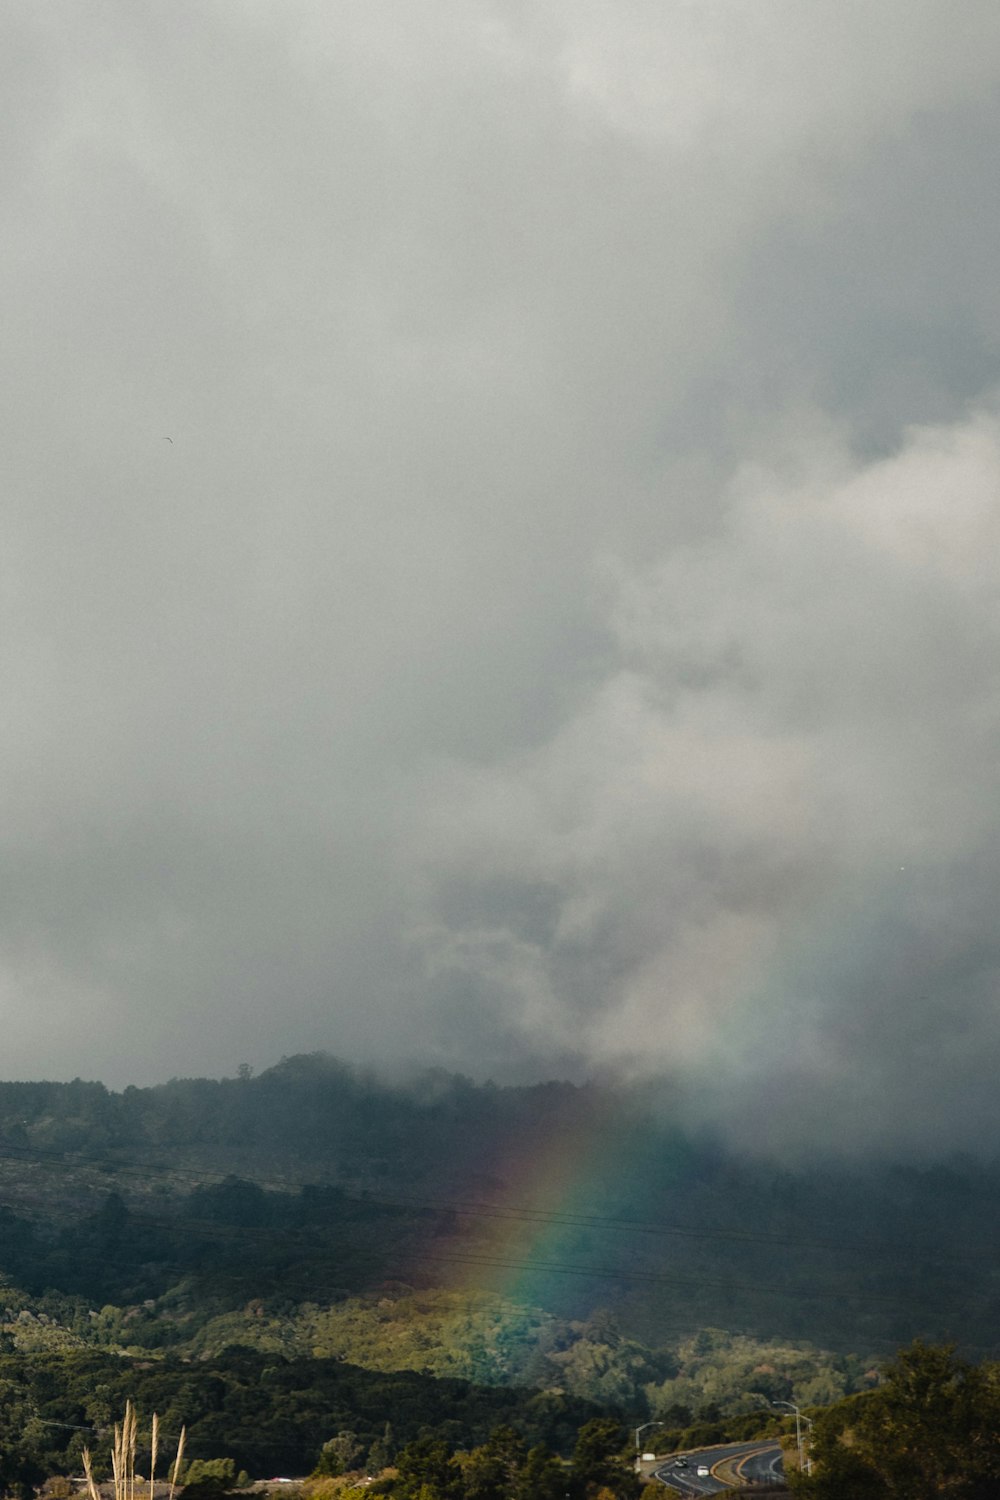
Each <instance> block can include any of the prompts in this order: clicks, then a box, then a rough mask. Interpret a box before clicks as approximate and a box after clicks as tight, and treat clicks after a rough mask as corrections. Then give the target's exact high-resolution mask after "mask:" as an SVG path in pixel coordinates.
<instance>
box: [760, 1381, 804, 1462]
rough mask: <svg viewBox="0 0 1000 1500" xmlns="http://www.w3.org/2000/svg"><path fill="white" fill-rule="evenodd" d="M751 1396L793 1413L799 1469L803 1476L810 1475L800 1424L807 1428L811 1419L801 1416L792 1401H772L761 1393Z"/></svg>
mask: <svg viewBox="0 0 1000 1500" xmlns="http://www.w3.org/2000/svg"><path fill="white" fill-rule="evenodd" d="M750 1395H751V1396H759V1397H760V1399H761V1401H766V1402H767V1404H768V1406H787V1407H788V1410H789V1411H793V1412H794V1413H795V1446H796V1448H797V1449H798V1450H799V1468H800V1469H801V1470H802V1472H803V1474H811V1473H812V1459H811V1458H809V1457H808V1456H807V1454H806V1452H805V1449H804V1448H803V1446H802V1423H803V1422H805V1424H806V1426H807V1427H811V1426H812V1418H811V1417H807V1416H805V1415H803V1413H802V1412H801V1411H800V1410H799V1408H798V1407H797V1406H796V1405H795V1402H794V1401H773V1400H772V1399H771V1397H770V1396H765V1395H764V1392H763V1391H751V1392H750Z"/></svg>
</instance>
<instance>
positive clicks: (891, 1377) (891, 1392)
mask: <svg viewBox="0 0 1000 1500" xmlns="http://www.w3.org/2000/svg"><path fill="white" fill-rule="evenodd" d="M811 1454H812V1460H813V1467H814V1473H813V1474H812V1476H810V1477H806V1476H804V1475H803V1476H801V1477H800V1478H798V1480H797V1482H796V1488H797V1490H798V1491H799V1493H801V1494H803V1495H810V1496H815V1497H816V1500H932V1497H937V1496H941V1495H948V1496H951V1497H953V1500H994V1497H995V1496H996V1495H998V1494H1000V1365H997V1364H982V1365H978V1366H977V1365H971V1364H968V1363H966V1362H965V1361H963V1360H960V1359H957V1358H956V1357H955V1354H954V1351H953V1350H951V1349H942V1348H933V1347H929V1346H927V1345H925V1344H920V1343H917V1344H914V1345H913V1346H912V1347H911V1348H909V1349H906V1350H904V1351H903V1352H902V1353H901V1354H900V1355H899V1356H898V1357H897V1358H896V1359H895V1360H894V1361H893V1362H892V1363H891V1364H889V1365H888V1366H887V1368H886V1370H885V1377H884V1381H883V1383H882V1385H881V1386H880V1387H879V1389H878V1390H877V1391H873V1392H871V1393H870V1394H868V1395H861V1396H855V1397H853V1398H851V1399H849V1400H846V1401H841V1402H838V1403H837V1404H836V1405H834V1406H832V1407H830V1408H829V1409H828V1410H827V1411H824V1412H819V1413H818V1414H817V1415H816V1419H815V1425H814V1428H813V1433H812V1443H811Z"/></svg>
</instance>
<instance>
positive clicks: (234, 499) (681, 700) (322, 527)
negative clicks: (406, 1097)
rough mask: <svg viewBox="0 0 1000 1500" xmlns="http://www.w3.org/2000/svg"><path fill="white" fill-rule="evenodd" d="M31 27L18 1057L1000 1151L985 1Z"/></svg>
mask: <svg viewBox="0 0 1000 1500" xmlns="http://www.w3.org/2000/svg"><path fill="white" fill-rule="evenodd" d="M0 42H2V45H0V83H2V87H0V114H2V116H3V120H4V123H5V125H6V127H7V128H6V129H4V130H3V131H2V132H0V141H2V145H0V204H2V208H3V217H4V224H5V226H6V227H5V234H4V237H3V244H2V246H0V317H2V320H3V326H4V330H5V334H4V342H3V348H2V350H0V385H2V390H3V400H4V404H5V408H6V413H7V421H6V423H5V430H6V436H5V441H4V444H3V452H2V454H0V495H2V499H0V527H2V551H0V698H2V702H3V705H4V711H3V714H2V715H0V826H2V829H3V836H2V840H0V882H2V886H3V891H4V899H3V902H2V903H0V1005H2V1007H3V1020H4V1030H3V1035H4V1054H3V1069H2V1071H3V1072H4V1073H5V1075H7V1076H9V1077H11V1078H18V1079H31V1078H38V1077H55V1078H61V1079H70V1078H73V1077H75V1076H84V1077H92V1078H100V1079H103V1080H104V1081H105V1082H106V1083H107V1084H108V1085H110V1086H112V1087H115V1088H119V1089H121V1088H124V1087H125V1086H126V1085H127V1084H152V1083H159V1082H162V1081H163V1080H165V1079H167V1078H169V1077H171V1076H175V1075H177V1076H186V1075H192V1074H201V1073H206V1072H207V1073H211V1074H213V1075H232V1074H233V1073H234V1072H235V1070H236V1068H237V1065H238V1064H239V1063H241V1062H244V1061H245V1062H247V1063H248V1064H250V1065H252V1066H254V1067H256V1068H258V1069H259V1068H261V1067H263V1066H266V1065H267V1064H268V1063H270V1062H271V1061H272V1060H273V1058H274V1057H277V1056H280V1055H281V1054H294V1053H299V1052H311V1051H314V1050H317V1049H330V1050H332V1051H335V1052H337V1053H338V1054H341V1055H346V1056H350V1057H352V1058H356V1059H359V1060H360V1061H361V1062H362V1063H366V1064H367V1063H370V1064H374V1065H377V1066H378V1067H380V1068H383V1069H389V1070H393V1069H395V1070H401V1069H403V1068H405V1067H407V1066H409V1065H410V1064H411V1063H414V1064H415V1065H417V1066H420V1067H423V1066H427V1065H440V1066H443V1067H445V1068H446V1069H457V1070H460V1071H462V1072H465V1073H467V1074H469V1075H470V1076H472V1077H474V1078H476V1079H478V1080H485V1079H486V1078H489V1077H492V1078H495V1079H497V1080H500V1081H538V1080H544V1079H547V1078H551V1077H553V1076H557V1077H569V1078H572V1079H575V1080H577V1081H580V1080H582V1079H585V1078H587V1077H591V1076H615V1077H623V1078H626V1079H641V1080H647V1081H648V1080H658V1081H661V1083H660V1088H661V1091H662V1093H663V1095H664V1097H665V1098H668V1099H669V1110H670V1112H671V1115H672V1117H674V1116H675V1117H676V1118H677V1119H678V1120H679V1121H680V1123H681V1124H682V1125H683V1126H684V1128H685V1129H695V1130H697V1129H701V1128H703V1127H705V1128H709V1129H711V1130H720V1131H722V1132H723V1133H724V1134H725V1136H726V1138H727V1139H728V1140H730V1141H731V1142H736V1143H745V1142H750V1143H752V1145H753V1147H754V1149H758V1148H759V1149H760V1150H761V1151H762V1152H765V1153H766V1152H773V1153H776V1154H778V1155H780V1156H781V1157H782V1158H784V1159H786V1160H791V1159H796V1158H797V1159H803V1158H808V1157H809V1156H810V1155H811V1154H813V1153H816V1152H819V1153H822V1154H828V1153H830V1152H833V1153H835V1154H837V1153H839V1154H847V1155H858V1154H865V1153H869V1152H872V1151H874V1152H875V1153H876V1154H885V1153H899V1154H901V1155H904V1156H908V1157H913V1156H918V1157H931V1156H938V1155H940V1154H941V1153H947V1152H948V1151H950V1150H953V1149H967V1150H975V1151H985V1152H986V1153H987V1154H991V1153H995V1152H996V1151H997V1150H998V1149H1000V1113H998V1111H997V1109H996V1104H995V1079H996V1075H997V1069H998V1063H1000V1007H998V1006H997V1003H996V995H997V983H998V975H1000V947H998V937H997V923H996V904H997V891H998V888H1000V854H998V850H1000V837H998V833H1000V829H998V818H1000V811H998V810H1000V685H998V677H997V669H996V662H997V659H998V658H997V650H998V646H1000V506H998V500H997V497H998V495H1000V397H998V389H1000V298H998V295H997V279H996V274H995V259H996V244H997V239H998V231H1000V222H998V216H1000V193H998V191H997V188H998V185H1000V184H998V181H997V175H998V171H1000V167H998V158H997V152H996V150H995V145H994V143H995V140H996V138H997V133H998V129H1000V11H998V9H997V7H996V5H995V4H994V3H992V0H967V3H965V4H964V5H963V6H962V8H961V18H960V20H958V19H956V14H955V8H954V7H953V6H952V5H949V4H946V3H945V0H882V3H881V4H880V5H879V6H877V7H875V8H867V9H865V10H864V11H862V10H859V9H858V8H855V7H850V6H845V5H843V4H842V3H840V0H811V3H810V4H809V5H808V6H803V5H801V4H799V3H796V0H764V3H759V0H753V3H751V0H710V3H705V4H701V5H698V6H682V7H677V6H673V7H664V6H662V5H660V4H658V3H655V0H616V3H614V4H612V3H610V0H594V3H591V4H587V5H579V4H575V5H571V4H567V3H565V0H537V3H534V4H532V5H530V6H525V5H524V4H522V3H520V0H425V3H424V4H423V5H421V6H420V7H414V6H412V5H411V4H408V3H406V0H386V3H384V4H379V5H375V6H373V5H372V4H371V0H345V3H342V4H339V5H337V6H330V5H327V4H324V3H321V0H274V3H269V4H267V5H257V4H250V5H244V6H233V5H231V4H229V3H226V0H179V3H177V4H173V5H171V6H169V7H168V6H162V5H161V6H158V5H153V6H139V7H137V6H135V5H134V4H132V3H131V0H98V3H95V4H91V5H88V6H86V7H72V6H64V7H59V8H51V7H45V6H39V5H37V4H36V3H34V0H11V3H9V4H7V5H6V6H5V7H4V9H3V14H2V17H0Z"/></svg>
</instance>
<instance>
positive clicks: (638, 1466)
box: [635, 1422, 667, 1474]
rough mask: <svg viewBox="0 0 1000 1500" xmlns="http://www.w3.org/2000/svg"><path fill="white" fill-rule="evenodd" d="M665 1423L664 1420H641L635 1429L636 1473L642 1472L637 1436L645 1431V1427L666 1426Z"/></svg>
mask: <svg viewBox="0 0 1000 1500" xmlns="http://www.w3.org/2000/svg"><path fill="white" fill-rule="evenodd" d="M666 1425H667V1424H666V1422H643V1424H642V1426H641V1427H637V1428H636V1429H635V1472H636V1473H637V1474H639V1473H641V1472H642V1460H641V1459H640V1457H639V1453H640V1452H641V1449H640V1447H639V1438H640V1437H641V1436H642V1434H643V1433H644V1432H645V1431H646V1428H647V1427H666Z"/></svg>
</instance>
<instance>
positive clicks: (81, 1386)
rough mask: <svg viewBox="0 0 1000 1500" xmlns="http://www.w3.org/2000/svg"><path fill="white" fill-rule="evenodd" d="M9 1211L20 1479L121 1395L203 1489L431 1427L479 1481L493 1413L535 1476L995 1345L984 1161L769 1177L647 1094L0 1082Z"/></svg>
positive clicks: (3, 1216) (826, 1398) (5, 1287)
mask: <svg viewBox="0 0 1000 1500" xmlns="http://www.w3.org/2000/svg"><path fill="white" fill-rule="evenodd" d="M581 1143H583V1144H582V1145H581ZM538 1160H542V1161H545V1162H548V1163H550V1164H553V1163H554V1164H555V1167H553V1168H551V1169H549V1170H547V1171H546V1173H544V1174H542V1179H541V1180H544V1184H545V1185H544V1188H543V1187H536V1188H531V1187H530V1186H528V1185H527V1184H528V1183H529V1182H531V1181H533V1180H534V1179H533V1178H532V1177H531V1176H530V1174H528V1173H526V1167H531V1165H532V1164H533V1163H535V1162H536V1161H538ZM562 1164H565V1165H562ZM584 1169H585V1170H584ZM581 1174H582V1175H583V1176H585V1186H586V1198H585V1201H584V1200H583V1199H582V1197H580V1196H579V1194H578V1196H577V1197H576V1198H575V1199H574V1200H573V1201H574V1207H573V1209H572V1210H569V1209H567V1207H566V1204H567V1201H568V1199H567V1198H566V1197H565V1196H564V1195H565V1193H566V1190H567V1189H569V1188H570V1187H579V1185H580V1180H581ZM554 1192H556V1193H557V1194H559V1195H560V1196H557V1197H556V1198H553V1193H554ZM0 1200H2V1201H0V1278H2V1284H0V1424H2V1425H0V1431H6V1432H16V1433H18V1434H19V1435H18V1438H17V1440H16V1442H15V1441H13V1440H11V1446H10V1447H9V1448H8V1449H7V1450H3V1448H2V1445H0V1483H3V1484H6V1485H7V1486H8V1487H9V1486H11V1485H13V1486H17V1485H24V1484H27V1483H29V1482H30V1477H31V1476H32V1475H37V1474H38V1473H39V1472H41V1471H43V1470H44V1471H45V1472H67V1471H69V1470H70V1469H73V1468H77V1467H78V1455H79V1449H80V1448H81V1446H82V1443H83V1440H85V1439H90V1440H91V1446H92V1447H95V1450H96V1443H95V1442H94V1441H93V1439H94V1435H95V1432H96V1431H98V1430H101V1431H103V1429H104V1428H105V1427H106V1426H107V1424H108V1422H110V1421H111V1420H112V1415H111V1414H112V1412H113V1411H115V1410H119V1409H121V1407H122V1405H123V1403H124V1401H125V1399H126V1398H127V1397H129V1396H134V1397H135V1398H136V1399H137V1400H138V1401H139V1402H140V1403H141V1405H142V1408H143V1410H145V1411H151V1410H158V1411H160V1412H161V1413H163V1414H164V1421H165V1422H171V1423H173V1424H174V1425H175V1426H176V1425H177V1424H179V1422H180V1421H181V1420H185V1421H187V1422H188V1425H189V1433H190V1446H189V1454H188V1457H189V1463H191V1464H193V1465H202V1466H204V1465H206V1464H208V1465H213V1464H215V1465H218V1464H220V1463H221V1464H223V1469H220V1470H218V1472H216V1470H215V1469H212V1468H208V1469H205V1468H201V1469H199V1468H195V1469H194V1470H193V1476H192V1478H191V1483H192V1484H194V1483H195V1481H196V1480H197V1483H198V1484H199V1485H200V1486H202V1487H207V1488H208V1489H212V1488H213V1487H214V1488H215V1489H219V1488H220V1487H222V1486H225V1485H228V1484H229V1483H230V1481H232V1482H233V1484H236V1483H237V1482H238V1479H239V1475H240V1473H241V1472H242V1471H245V1472H246V1473H248V1474H253V1475H257V1476H260V1475H262V1474H266V1473H268V1472H270V1473H277V1472H285V1473H287V1472H288V1471H293V1472H296V1473H299V1474H301V1473H304V1472H309V1471H312V1470H314V1469H315V1470H316V1471H317V1478H316V1480H315V1483H316V1484H320V1483H321V1482H322V1483H323V1484H325V1485H327V1486H337V1487H343V1484H344V1483H345V1482H346V1481H345V1480H344V1476H345V1475H349V1474H350V1473H351V1472H353V1470H352V1468H351V1466H352V1465H353V1464H355V1463H360V1464H361V1465H362V1466H364V1465H366V1464H368V1465H371V1466H372V1467H374V1468H377V1469H379V1470H380V1471H381V1470H382V1469H384V1468H385V1467H386V1465H387V1464H388V1462H389V1459H390V1457H391V1456H395V1455H396V1454H398V1453H399V1452H400V1451H401V1450H403V1449H405V1448H407V1447H408V1446H409V1445H410V1444H411V1443H412V1442H414V1441H417V1440H421V1441H423V1440H424V1439H427V1440H428V1441H430V1440H433V1442H435V1443H439V1444H443V1445H444V1446H445V1448H446V1450H447V1464H448V1465H450V1467H449V1468H448V1474H449V1475H450V1476H451V1477H450V1479H449V1483H450V1484H452V1485H453V1487H454V1486H457V1488H454V1490H453V1492H454V1494H456V1495H459V1496H461V1497H462V1500H464V1497H465V1495H466V1494H467V1493H468V1495H469V1496H470V1497H471V1496H473V1495H474V1494H475V1493H476V1485H477V1484H480V1480H479V1479H478V1478H476V1477H475V1476H476V1475H479V1474H480V1470H482V1471H483V1473H485V1472H486V1469H488V1468H489V1464H490V1463H492V1462H493V1458H490V1457H489V1455H480V1457H478V1458H477V1459H476V1460H475V1462H473V1460H472V1458H471V1457H470V1455H471V1454H473V1453H474V1452H475V1451H476V1450H477V1448H483V1447H486V1446H487V1445H488V1441H489V1438H490V1434H491V1432H493V1431H494V1430H495V1429H496V1428H497V1427H498V1426H509V1427H510V1428H512V1430H513V1431H514V1432H515V1433H516V1434H517V1435H518V1441H519V1442H521V1443H523V1444H524V1445H525V1447H524V1450H523V1453H522V1458H523V1462H524V1464H527V1463H528V1461H529V1458H528V1455H530V1454H531V1452H532V1450H533V1449H536V1448H539V1446H541V1447H544V1449H545V1455H547V1456H545V1455H543V1456H542V1457H536V1458H535V1459H534V1460H532V1462H534V1463H535V1464H536V1466H537V1465H542V1466H544V1463H550V1462H555V1460H556V1458H559V1459H560V1460H561V1459H564V1458H565V1457H566V1456H567V1455H568V1453H569V1452H570V1450H571V1449H572V1447H573V1444H574V1442H575V1440H576V1434H577V1432H578V1430H579V1429H580V1428H581V1427H582V1426H583V1425H585V1424H586V1423H587V1422H588V1421H589V1420H591V1419H598V1418H599V1419H601V1420H605V1419H606V1420H609V1421H611V1422H612V1423H613V1424H617V1423H618V1422H619V1420H624V1421H625V1422H626V1424H630V1425H633V1426H634V1425H637V1424H638V1423H639V1422H644V1421H647V1420H649V1421H655V1422H657V1423H660V1424H662V1425H661V1426H660V1427H659V1429H658V1441H659V1442H660V1444H661V1445H663V1446H665V1447H668V1448H669V1447H674V1446H692V1445H696V1444H698V1443H702V1442H704V1443H709V1442H715V1441H720V1440H721V1439H722V1437H723V1436H732V1437H738V1436H742V1435H744V1434H749V1433H751V1432H753V1431H759V1430H761V1424H762V1422H764V1421H766V1420H767V1419H765V1418H762V1417H761V1416H760V1414H759V1413H758V1412H756V1411H755V1410H754V1402H755V1400H756V1401H759V1396H763V1397H766V1398H768V1399H770V1400H776V1401H789V1400H791V1401H794V1402H796V1403H797V1404H799V1405H800V1406H808V1407H810V1408H815V1407H818V1406H820V1405H823V1404H825V1403H830V1402H835V1403H839V1402H841V1401H842V1400H843V1398H849V1397H852V1396H853V1397H857V1399H858V1400H860V1401H863V1400H864V1399H865V1397H864V1394H863V1393H865V1392H866V1391H868V1390H870V1388H871V1386H872V1385H873V1384H874V1382H875V1380H876V1379H877V1366H878V1363H879V1358H880V1357H882V1356H888V1355H889V1354H890V1353H891V1351H892V1349H893V1348H896V1347H898V1345H899V1344H900V1343H902V1342H905V1341H906V1340H907V1339H909V1338H911V1337H912V1336H913V1335H914V1334H916V1333H919V1334H922V1335H924V1336H926V1337H928V1338H932V1339H937V1340H942V1339H945V1338H947V1337H957V1338H961V1339H963V1341H964V1348H965V1349H966V1352H967V1353H968V1354H970V1355H976V1356H977V1357H983V1356H986V1357H989V1356H992V1355H995V1354H1000V1333H998V1331H997V1324H996V1319H995V1314H996V1308H997V1305H998V1304H997V1295H998V1286H997V1279H996V1272H995V1270H994V1265H993V1259H992V1249H991V1247H992V1241H993V1238H994V1235H995V1230H996V1228H997V1226H998V1224H1000V1169H995V1168H988V1167H985V1166H980V1165H977V1164H975V1163H971V1162H961V1163H952V1164H950V1165H949V1166H947V1167H942V1166H939V1167H935V1168H927V1169H917V1168H905V1169H889V1168H884V1167H875V1166H870V1167H866V1168H856V1169H852V1170H850V1171H848V1170H847V1169H843V1170H836V1171H835V1170H833V1169H830V1168H823V1169H820V1168H818V1167H817V1168H815V1169H812V1170H801V1171H798V1172H791V1171H787V1170H779V1169H777V1168H775V1167H774V1166H773V1165H769V1164H765V1163H762V1162H759V1161H750V1160H741V1159H736V1158H734V1157H733V1156H732V1155H731V1154H728V1153H726V1152H724V1151H723V1150H721V1148H720V1147H719V1146H718V1145H716V1144H714V1143H712V1142H711V1141H707V1140H704V1139H702V1140H699V1141H697V1142H695V1141H692V1140H691V1139H689V1138H688V1137H687V1136H686V1135H685V1134H684V1132H683V1131H681V1130H680V1129H679V1128H678V1127H677V1126H676V1124H674V1123H671V1121H670V1119H669V1115H668V1114H665V1113H664V1112H663V1108H662V1105H661V1103H660V1101H656V1108H655V1109H654V1108H653V1107H652V1103H651V1101H649V1100H647V1099H646V1098H645V1097H644V1096H643V1094H642V1093H641V1092H640V1091H613V1090H602V1089H598V1088H596V1087H586V1088H577V1087H574V1086H571V1085H568V1084H551V1085H545V1086H541V1087H536V1088H510V1089H499V1088H494V1087H493V1086H484V1087H475V1086H474V1085H472V1084H470V1083H468V1082H467V1081H466V1080H463V1079H458V1078H450V1077H447V1076H446V1075H433V1076H431V1077H427V1078H424V1079H422V1080H420V1081H419V1082H418V1083H416V1084H414V1085H413V1086H412V1087H410V1088H399V1087H396V1088H391V1087H389V1086H387V1085H385V1084H383V1083H380V1082H378V1081H376V1080H373V1079H371V1078H366V1077H363V1076H359V1075H358V1074H356V1073H355V1072H353V1071H352V1070H351V1069H349V1068H347V1067H345V1066H344V1065H343V1064H340V1063H337V1062H335V1061H334V1060H332V1059H330V1058H326V1057H311V1058H293V1059H290V1060H286V1061H284V1062H283V1063H282V1064H280V1065H279V1066H278V1067H277V1068H273V1069H271V1070H269V1071H268V1072H267V1073H264V1074H262V1075H261V1076H260V1077H259V1078H253V1077H251V1076H249V1073H248V1072H247V1071H245V1070H244V1071H243V1073H242V1074H241V1076H240V1077H237V1078H234V1079H223V1080H219V1081H211V1080H175V1081H174V1082H173V1083H170V1084H167V1085H164V1086H163V1087H161V1088H157V1089H126V1090H125V1091H124V1093H122V1094H112V1093H109V1092H108V1091H107V1090H105V1089H104V1088H103V1087H102V1086H100V1085H98V1084H86V1083H81V1082H79V1081H77V1082H75V1083H72V1084H0ZM751 1393H759V1396H751ZM834 1409H835V1410H836V1409H839V1408H836V1407H835V1408H834ZM772 1420H773V1419H772ZM387 1423H388V1428H387ZM56 1424H68V1425H66V1426H58V1425H56ZM0 1441H2V1440H0ZM518 1451H519V1452H520V1451H521V1450H518ZM494 1457H495V1455H494ZM508 1457H509V1455H508ZM497 1462H499V1460H497ZM511 1464H512V1461H511ZM831 1464H832V1461H831ZM230 1467H231V1472H230ZM508 1467H509V1468H510V1472H511V1474H512V1473H513V1472H514V1468H516V1467H517V1466H516V1465H514V1466H513V1467H511V1465H510V1464H509V1465H508ZM518 1472H520V1471H518ZM579 1472H580V1470H579V1464H578V1465H577V1473H578V1476H579ZM831 1472H832V1467H831ZM544 1473H545V1474H548V1475H549V1478H551V1471H550V1470H548V1469H546V1470H545V1471H544ZM456 1475H458V1477H456ZM563 1477H564V1478H565V1475H563ZM536 1478H537V1483H538V1485H539V1486H540V1487H541V1488H542V1489H544V1486H545V1484H547V1483H548V1479H545V1478H544V1474H543V1472H542V1468H539V1473H538V1476H536ZM508 1480H509V1482H508ZM508 1480H504V1483H505V1484H507V1491H504V1492H503V1493H504V1494H505V1495H506V1494H507V1493H508V1491H510V1492H511V1493H512V1491H511V1486H512V1485H514V1487H515V1488H516V1485H515V1482H514V1480H513V1479H510V1478H509V1476H508ZM533 1482H534V1481H533ZM587 1482H588V1483H595V1484H596V1482H597V1481H596V1479H593V1478H592V1479H591V1480H588V1481H587ZM492 1483H493V1481H492V1480H490V1481H489V1483H487V1480H486V1479H485V1478H484V1479H482V1484H481V1488H482V1489H483V1493H484V1494H485V1493H486V1491H487V1490H488V1489H489V1484H492ZM517 1483H521V1480H520V1479H518V1480H517ZM462 1486H465V1488H464V1489H463V1488H462ZM470 1486H471V1488H470ZM598 1487H599V1488H600V1486H598ZM608 1487H609V1486H607V1485H605V1486H604V1488H608ZM495 1489H496V1485H495V1484H494V1490H495ZM497 1493H499V1491H498V1492H497ZM563 1493H566V1492H565V1491H563ZM316 1500H327V1497H326V1495H325V1494H324V1495H317V1497H316Z"/></svg>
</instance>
